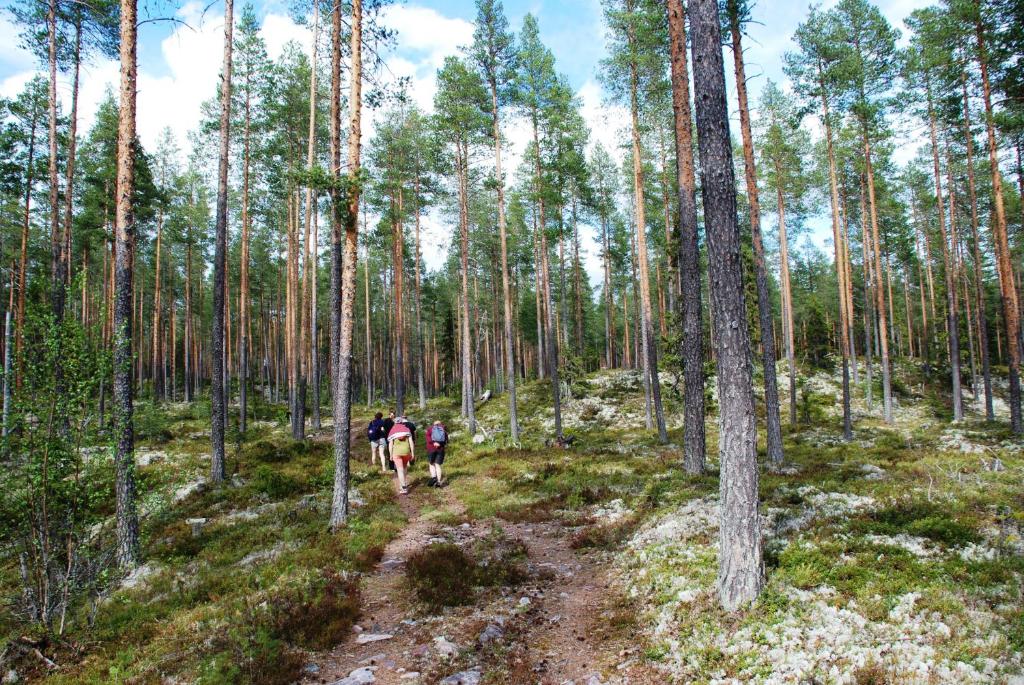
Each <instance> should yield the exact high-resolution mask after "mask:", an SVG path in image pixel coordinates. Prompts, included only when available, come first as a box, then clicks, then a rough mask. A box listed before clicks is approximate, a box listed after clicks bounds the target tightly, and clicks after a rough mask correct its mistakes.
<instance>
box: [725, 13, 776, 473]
mask: <svg viewBox="0 0 1024 685" xmlns="http://www.w3.org/2000/svg"><path fill="white" fill-rule="evenodd" d="M736 2H737V0H729V2H728V9H727V10H726V11H727V13H728V15H729V29H730V33H731V34H732V54H733V71H734V73H735V76H736V97H737V100H738V101H739V110H740V133H741V136H742V138H743V168H744V171H745V178H746V186H747V201H748V203H749V205H750V235H751V242H752V243H753V247H754V281H755V283H756V284H757V314H758V321H759V323H760V325H761V363H762V365H763V366H764V404H765V429H766V430H765V434H766V435H765V437H766V443H767V447H768V463H769V464H771V465H773V466H775V467H778V466H779V465H781V464H782V426H781V422H780V419H779V386H778V379H777V378H776V374H775V322H774V320H773V319H774V317H773V315H772V303H771V299H770V295H769V294H768V274H767V271H766V269H765V266H764V243H763V241H762V239H761V201H760V199H759V195H760V193H759V192H758V189H757V167H756V165H755V164H754V136H753V134H752V133H751V130H750V106H749V105H748V104H747V74H746V68H745V66H744V64H743V33H742V31H741V29H740V16H739V9H738V8H737V6H736Z"/></svg>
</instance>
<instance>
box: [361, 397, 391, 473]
mask: <svg viewBox="0 0 1024 685" xmlns="http://www.w3.org/2000/svg"><path fill="white" fill-rule="evenodd" d="M384 426H385V424H384V415H383V414H381V413H380V412H377V415H376V416H374V417H373V421H370V425H369V426H367V427H366V438H367V440H369V441H370V465H371V466H372V465H373V464H376V463H377V456H378V455H380V470H381V471H383V472H385V473H386V472H387V470H388V456H387V449H388V429H386V428H385V427H384Z"/></svg>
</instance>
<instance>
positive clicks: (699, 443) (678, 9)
mask: <svg viewBox="0 0 1024 685" xmlns="http://www.w3.org/2000/svg"><path fill="white" fill-rule="evenodd" d="M668 28H669V36H670V52H671V67H672V109H673V112H674V114H675V139H676V176H677V180H678V185H679V258H678V260H677V262H678V268H679V284H680V288H681V293H680V303H681V310H682V327H683V330H682V342H681V343H680V347H681V353H682V355H681V356H682V358H683V383H684V396H683V468H685V469H686V470H687V471H688V472H690V473H701V472H702V471H703V470H704V453H705V437H704V339H703V338H704V330H703V326H702V324H701V308H702V307H703V303H702V300H701V282H700V280H701V279H700V247H699V244H698V239H697V196H696V187H697V186H696V179H695V177H694V168H693V125H692V122H691V118H690V76H689V72H688V65H687V60H686V20H685V16H684V11H683V3H682V0H668Z"/></svg>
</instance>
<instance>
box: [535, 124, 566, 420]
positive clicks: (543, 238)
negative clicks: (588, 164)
mask: <svg viewBox="0 0 1024 685" xmlns="http://www.w3.org/2000/svg"><path fill="white" fill-rule="evenodd" d="M530 118H531V123H532V124H533V147H534V151H535V153H536V156H535V157H534V179H535V180H534V183H535V186H536V188H535V190H536V193H537V213H538V226H537V229H536V230H537V231H539V232H540V245H539V252H540V268H541V274H540V276H541V277H540V280H541V288H542V289H543V291H544V292H543V297H542V298H541V304H542V305H543V308H544V316H545V331H544V347H545V350H544V357H545V358H546V359H547V369H546V371H547V374H548V378H549V380H550V381H551V395H552V407H553V409H554V419H555V438H557V439H559V440H561V439H562V386H561V383H560V381H559V380H558V341H557V337H558V332H557V331H558V329H557V328H556V325H555V313H554V307H553V306H552V302H551V270H550V268H549V265H548V261H549V260H548V235H547V234H548V231H547V217H546V216H545V214H544V209H545V206H544V176H543V173H542V170H541V166H540V133H539V126H538V113H537V112H536V111H534V112H532V113H531V117H530Z"/></svg>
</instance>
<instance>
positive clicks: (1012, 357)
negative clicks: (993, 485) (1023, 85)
mask: <svg viewBox="0 0 1024 685" xmlns="http://www.w3.org/2000/svg"><path fill="white" fill-rule="evenodd" d="M975 36H976V38H977V45H978V53H977V59H978V66H979V67H980V68H981V84H982V95H983V96H984V98H983V99H984V103H985V128H986V131H987V133H988V160H989V167H990V170H991V174H992V208H993V215H994V216H993V219H994V220H993V221H992V244H993V245H994V246H995V252H996V270H997V272H998V273H999V293H1000V298H1001V300H1002V306H1003V325H1004V326H1005V328H1006V349H1007V352H1008V356H1009V366H1010V426H1011V427H1012V429H1013V432H1014V433H1016V434H1018V435H1020V434H1022V433H1024V423H1022V422H1021V408H1020V401H1021V398H1020V309H1019V308H1018V305H1017V289H1016V288H1015V287H1014V284H1013V267H1012V265H1011V261H1010V260H1011V256H1010V243H1009V239H1008V237H1007V234H1006V206H1005V204H1004V202H1003V177H1002V173H1001V172H1000V171H999V148H998V146H997V144H996V132H995V120H994V118H993V114H992V88H991V85H990V84H989V78H988V53H987V48H986V44H985V30H984V27H983V26H982V24H981V20H980V19H978V21H977V23H976V25H975Z"/></svg>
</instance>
